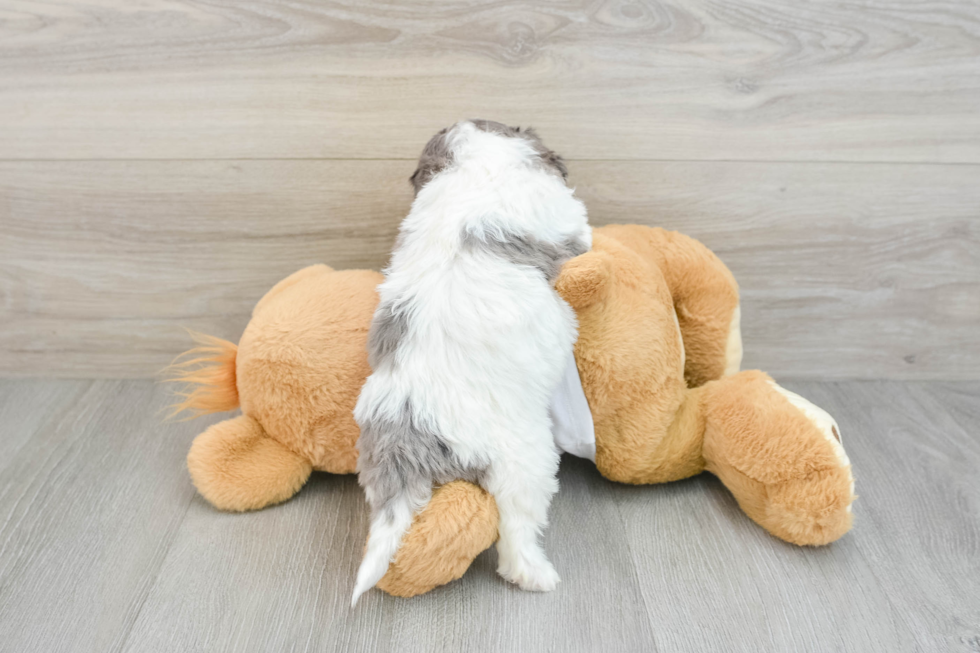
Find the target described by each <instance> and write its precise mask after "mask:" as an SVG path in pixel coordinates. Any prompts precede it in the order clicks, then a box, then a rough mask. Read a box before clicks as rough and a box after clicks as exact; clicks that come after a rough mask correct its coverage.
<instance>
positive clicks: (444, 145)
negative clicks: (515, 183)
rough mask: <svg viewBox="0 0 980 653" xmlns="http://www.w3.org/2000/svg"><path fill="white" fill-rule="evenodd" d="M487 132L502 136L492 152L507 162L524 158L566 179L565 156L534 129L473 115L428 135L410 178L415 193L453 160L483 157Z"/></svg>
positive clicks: (529, 163)
mask: <svg viewBox="0 0 980 653" xmlns="http://www.w3.org/2000/svg"><path fill="white" fill-rule="evenodd" d="M487 135H489V136H491V137H493V138H497V139H503V142H502V143H498V145H502V146H503V147H501V148H494V154H495V155H503V157H502V158H504V159H505V160H507V162H508V163H509V164H513V163H514V162H515V161H516V162H523V163H525V164H528V165H530V166H533V167H536V168H540V169H543V170H546V171H548V172H550V173H552V174H555V175H557V176H560V177H561V178H562V181H565V180H567V179H568V169H567V168H566V167H565V162H564V160H563V159H562V158H561V156H560V155H558V153H556V152H555V151H554V150H550V149H548V147H547V146H545V144H544V143H543V142H542V141H541V137H540V136H538V134H537V132H536V131H534V129H532V128H530V127H528V128H526V129H521V128H520V127H509V126H507V125H505V124H503V123H500V122H494V121H493V120H479V119H473V120H464V121H462V122H458V123H456V124H455V125H453V126H452V127H448V128H446V129H443V130H441V131H440V132H439V133H438V134H436V135H435V136H433V137H432V138H431V139H429V142H428V143H426V145H425V149H423V150H422V155H421V156H420V157H419V165H418V167H417V168H416V169H415V172H414V173H413V174H412V176H411V178H410V181H411V182H412V186H413V187H414V188H415V194H416V195H418V194H419V191H420V190H422V187H423V186H425V185H426V184H428V183H429V182H430V181H432V179H433V178H434V177H435V176H436V175H438V174H439V173H440V172H442V171H444V170H446V169H447V168H450V167H451V166H452V165H453V164H454V163H458V162H462V161H465V160H467V159H471V158H475V157H486V155H487V151H486V148H483V147H479V146H478V145H479V144H480V143H484V144H485V143H486V142H487V141H486V140H485V137H486V136H487Z"/></svg>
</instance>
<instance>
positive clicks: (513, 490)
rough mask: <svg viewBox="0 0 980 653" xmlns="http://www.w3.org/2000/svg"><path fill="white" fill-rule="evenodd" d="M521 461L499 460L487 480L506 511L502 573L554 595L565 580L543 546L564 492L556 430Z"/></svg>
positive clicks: (530, 448) (502, 527)
mask: <svg viewBox="0 0 980 653" xmlns="http://www.w3.org/2000/svg"><path fill="white" fill-rule="evenodd" d="M542 440H543V441H542ZM521 456H522V458H521V459H515V458H508V459H505V460H501V461H495V462H494V463H493V465H492V467H491V468H490V469H489V470H488V473H487V477H486V480H485V484H486V489H487V490H489V491H490V493H491V494H493V496H494V499H495V500H496V502H497V509H498V510H499V512H500V525H499V530H500V540H499V541H498V542H497V553H498V556H499V563H498V566H497V573H499V574H500V575H501V576H503V577H504V578H505V579H507V580H509V581H510V582H512V583H516V584H517V585H518V586H519V587H520V588H521V589H525V590H531V591H535V592H550V591H551V590H553V589H555V586H557V585H558V583H559V581H560V580H561V579H560V578H559V577H558V573H557V572H556V571H555V568H554V567H553V566H552V565H551V562H550V561H549V560H548V557H547V555H546V554H545V552H544V549H543V548H542V546H541V542H540V536H541V532H542V531H543V530H544V528H545V527H546V526H547V525H548V507H549V506H550V505H551V498H552V496H554V494H555V492H557V491H558V479H557V478H555V474H556V473H557V471H558V460H559V458H558V452H557V451H555V449H554V446H553V444H552V440H551V432H550V430H547V429H546V430H545V431H544V434H543V437H542V439H541V440H539V441H538V442H535V446H528V447H526V448H524V447H522V450H521Z"/></svg>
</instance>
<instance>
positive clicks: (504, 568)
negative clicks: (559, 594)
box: [497, 554, 561, 592]
mask: <svg viewBox="0 0 980 653" xmlns="http://www.w3.org/2000/svg"><path fill="white" fill-rule="evenodd" d="M531 558H534V559H533V560H532V559H531ZM497 573H498V574H500V575H501V576H503V577H504V578H505V579H507V580H508V581H510V582H512V583H514V584H515V585H517V586H518V587H520V588H521V589H522V590H527V591H529V592H550V591H552V590H553V589H555V588H556V587H557V586H558V583H560V582H561V578H559V576H558V572H557V571H555V568H554V566H552V564H551V562H550V561H549V560H548V559H547V558H545V557H544V555H521V554H519V555H515V556H513V557H512V558H511V557H509V556H508V560H506V561H501V563H500V566H499V567H498V568H497Z"/></svg>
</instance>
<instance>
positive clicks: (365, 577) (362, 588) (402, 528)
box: [350, 492, 431, 608]
mask: <svg viewBox="0 0 980 653" xmlns="http://www.w3.org/2000/svg"><path fill="white" fill-rule="evenodd" d="M430 496H431V495H430ZM415 504H416V502H414V501H412V500H411V495H410V494H409V493H408V492H402V493H401V494H399V495H397V496H395V497H393V498H392V499H391V500H389V501H387V502H385V504H384V506H382V508H381V509H380V510H377V511H376V512H375V515H374V517H373V518H372V519H371V534H370V536H369V537H368V544H367V549H366V550H365V552H364V560H362V561H361V568H360V569H358V570H357V582H356V583H354V596H353V597H351V602H350V607H352V608H353V607H354V606H355V605H357V600H358V599H359V598H361V595H362V594H364V592H366V591H368V590H369V589H371V588H372V587H374V586H375V585H377V584H378V581H379V580H381V579H382V578H383V577H384V575H385V573H387V571H388V565H390V564H391V561H392V559H394V557H395V553H397V552H398V547H399V546H400V545H401V541H402V537H404V535H405V533H406V532H408V529H409V527H410V526H411V525H412V519H413V517H414V516H415V510H414V507H415Z"/></svg>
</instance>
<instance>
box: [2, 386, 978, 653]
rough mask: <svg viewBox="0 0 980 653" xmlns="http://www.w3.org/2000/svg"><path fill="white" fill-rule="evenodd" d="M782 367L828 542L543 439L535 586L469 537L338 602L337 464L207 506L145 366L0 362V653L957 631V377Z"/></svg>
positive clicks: (868, 640)
mask: <svg viewBox="0 0 980 653" xmlns="http://www.w3.org/2000/svg"><path fill="white" fill-rule="evenodd" d="M785 385H786V386H787V387H788V388H789V389H791V390H793V391H795V392H799V393H802V394H803V395H804V396H807V397H809V398H810V399H812V400H814V401H815V402H816V403H818V404H819V405H821V406H823V407H824V408H826V409H827V410H829V411H830V412H831V413H832V414H834V416H835V417H836V419H837V421H838V422H839V424H840V427H841V433H842V435H843V439H844V444H845V446H846V447H847V449H848V454H849V456H850V458H851V460H852V462H853V465H854V469H855V477H856V479H857V492H858V495H859V499H858V501H857V502H856V504H855V508H854V510H855V517H856V521H855V528H854V530H853V531H852V532H851V533H849V534H848V535H847V536H845V537H844V539H842V540H841V541H839V542H837V543H835V544H833V545H831V546H829V547H821V548H798V547H794V546H791V545H788V544H784V543H782V542H780V541H777V540H775V539H773V538H771V537H770V536H768V535H766V534H765V533H764V532H763V531H762V530H761V529H759V528H758V527H757V526H755V525H754V524H753V523H752V522H751V521H749V520H748V518H746V517H745V515H744V514H743V513H742V512H741V511H740V510H739V509H738V507H737V505H736V504H735V502H734V500H733V499H732V498H731V496H730V495H729V494H728V493H727V491H726V490H725V489H724V488H723V487H722V486H721V485H720V483H718V482H717V481H716V480H715V479H713V478H712V477H710V476H707V475H704V476H701V477H697V478H694V479H690V480H688V481H682V482H678V483H672V484H669V485H664V486H647V487H631V486H625V485H619V484H614V483H610V482H608V481H606V480H605V479H603V478H602V477H601V476H599V474H598V473H597V472H596V470H595V467H594V466H593V465H592V464H591V463H589V462H587V461H582V460H578V459H573V458H569V457H566V458H564V459H563V461H562V469H561V472H560V480H561V491H560V492H559V494H558V495H557V497H556V499H555V502H554V504H553V507H552V512H551V521H552V525H551V527H550V528H549V530H548V531H547V535H546V538H545V540H546V548H547V549H548V551H549V553H550V555H551V556H552V558H553V560H554V562H555V565H556V568H557V569H558V570H559V572H560V573H561V574H562V577H563V582H562V584H561V585H560V586H559V588H558V590H557V591H555V592H553V593H550V594H544V595H541V594H530V593H524V592H521V591H519V590H516V589H513V588H511V587H509V586H508V585H506V584H505V583H504V582H503V581H502V580H500V579H499V578H498V577H497V576H496V574H495V572H494V566H495V553H494V552H492V551H490V552H487V553H486V554H484V555H482V556H481V557H480V558H478V560H477V561H476V563H475V564H474V567H473V568H472V569H471V570H470V571H469V572H468V573H467V574H466V575H465V576H464V577H463V579H461V580H460V581H457V582H455V583H452V584H450V585H448V586H446V587H443V588H440V589H437V590H435V591H433V592H431V593H429V594H426V595H424V596H421V597H417V598H414V599H395V598H392V597H389V596H387V595H384V594H382V593H380V592H377V591H372V592H370V593H368V594H367V595H365V596H364V597H363V598H362V600H361V603H359V604H358V608H357V610H355V611H353V612H352V611H350V609H349V607H348V601H349V595H350V590H351V585H352V583H353V578H354V574H355V572H356V568H357V564H358V562H359V558H360V554H361V547H362V545H363V540H364V537H365V535H366V532H367V520H366V518H365V517H366V506H365V503H364V500H363V498H362V494H361V491H360V489H359V488H358V487H357V484H356V480H355V478H354V477H353V476H343V477H341V476H332V475H327V474H316V475H314V476H313V478H312V479H311V481H310V483H309V485H308V486H307V487H306V488H304V489H303V490H302V492H301V493H300V494H299V495H298V496H297V497H295V498H294V499H293V500H291V501H289V502H287V503H285V504H283V505H281V506H277V507H274V508H270V509H267V510H263V511H260V512H257V513H249V514H243V515H232V514H225V513H219V512H217V511H215V510H213V509H212V508H210V507H209V506H208V505H207V504H206V503H205V502H204V501H203V500H202V499H201V498H200V497H198V496H196V495H193V489H192V488H191V486H190V483H189V480H188V478H187V475H186V471H185V469H184V465H183V454H184V453H185V451H186V448H187V446H188V444H189V441H190V437H191V435H192V434H193V433H196V432H198V431H199V430H202V429H203V428H205V427H206V426H207V424H208V423H209V422H210V421H211V420H213V419H215V418H211V420H203V421H198V422H191V423H178V424H161V423H160V422H159V421H158V418H157V417H156V416H155V414H156V413H157V411H159V409H160V408H161V407H162V406H163V405H164V404H165V403H166V402H167V401H168V398H167V396H166V393H165V390H164V389H163V388H161V387H159V386H154V385H152V384H151V383H150V382H147V381H112V382H109V381H97V382H91V381H40V380H28V381H5V382H0V417H2V421H0V460H5V461H11V464H7V465H4V466H3V467H0V547H2V554H0V605H2V606H3V610H0V651H4V652H6V651H11V652H13V651H16V652H17V653H24V652H25V651H29V652H33V651H44V652H45V653H59V652H60V651H72V652H73V653H74V652H87V651H100V652H101V651H140V652H144V651H146V652H152V651H166V652H168V653H169V652H171V651H182V652H183V651H186V652H194V651H209V652H210V651H214V652H221V651H235V652H236V653H239V652H249V651H269V650H281V651H313V650H316V651H380V652H384V651H392V652H395V651H398V652H399V653H403V652H404V653H412V652H414V651H426V652H441V651H447V652H448V651H474V652H479V651H510V650H513V651H556V652H557V651H570V652H578V651H583V652H584V651H616V652H623V651H625V652H632V651H637V652H639V651H643V652H649V651H680V652H687V651H691V652H695V651H696V652H699V653H700V652H701V651H732V652H734V653H740V652H743V651H744V652H746V653H748V652H751V653H757V652H758V651H790V650H791V651H801V652H809V651H813V652H823V651H843V652H848V651H853V652H856V653H863V652H865V651H879V650H887V651H894V652H896V653H903V652H906V651H952V652H962V653H973V652H974V651H976V650H977V646H978V644H980V587H978V586H977V584H976V582H975V579H976V578H977V577H978V576H980V555H978V554H980V487H978V486H977V484H976V482H975V480H976V469H977V466H978V465H980V439H978V438H977V424H978V423H980V383H977V382H970V383H964V382H960V383H950V382H914V383H913V382H894V381H891V382H885V381H882V382H856V381H845V382H835V383H826V382H815V381H806V382H801V381H798V382H787V383H785ZM38 415H44V416H45V418H43V419H39V418H38ZM10 443H15V444H10Z"/></svg>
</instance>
